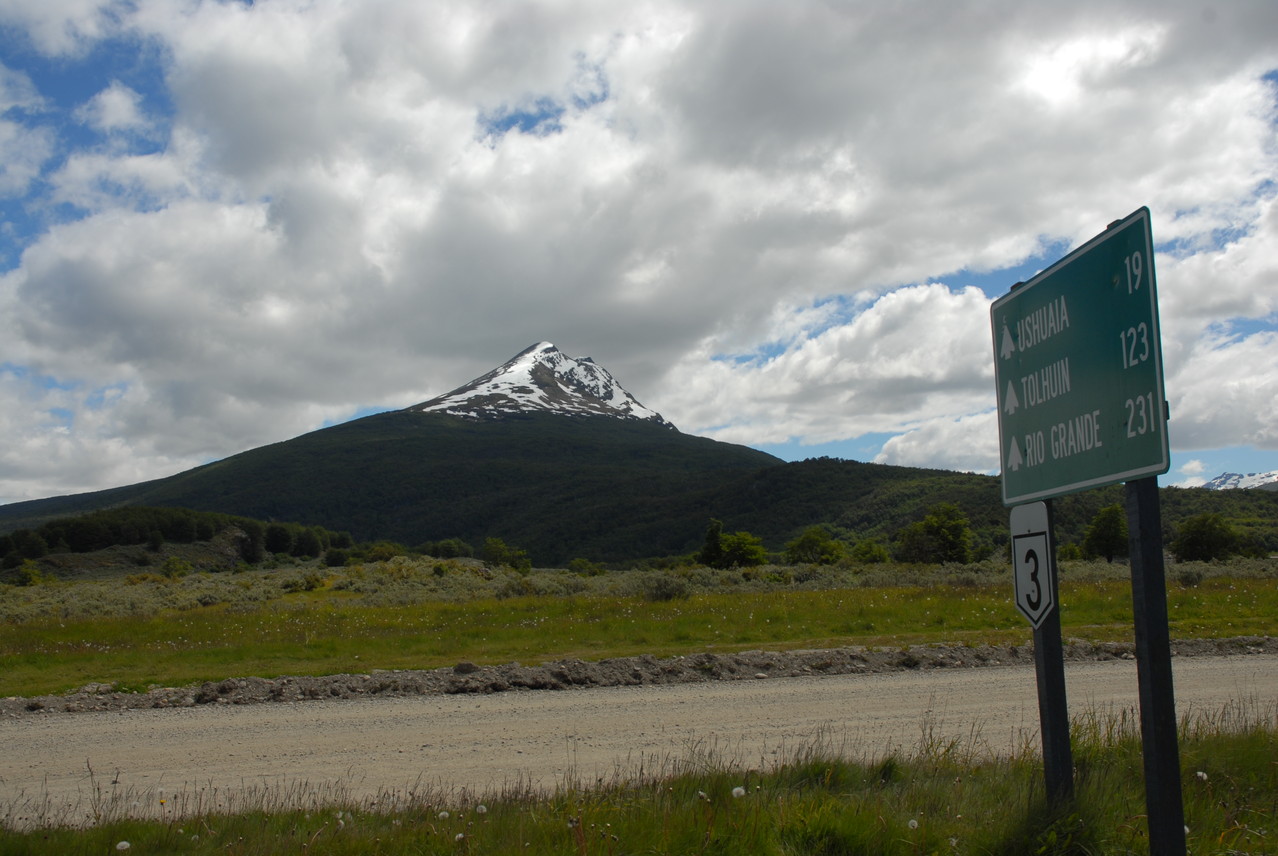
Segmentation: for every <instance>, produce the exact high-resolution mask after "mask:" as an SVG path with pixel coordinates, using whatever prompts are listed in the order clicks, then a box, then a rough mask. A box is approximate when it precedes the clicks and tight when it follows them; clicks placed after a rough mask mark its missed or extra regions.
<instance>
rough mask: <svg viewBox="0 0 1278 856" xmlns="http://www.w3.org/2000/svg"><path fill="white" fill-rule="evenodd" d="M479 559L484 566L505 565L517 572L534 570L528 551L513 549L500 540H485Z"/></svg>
mask: <svg viewBox="0 0 1278 856" xmlns="http://www.w3.org/2000/svg"><path fill="white" fill-rule="evenodd" d="M479 558H481V559H483V560H484V564H487V565H505V566H506V567H509V568H514V569H515V570H517V571H526V570H529V569H531V568H532V560H531V559H529V558H528V553H527V551H525V550H520V549H519V548H517V547H511V546H509V545H507V544H506V542H505V541H503V540H501V539H500V538H485V539H484V547H483V549H482V550H480V554H479Z"/></svg>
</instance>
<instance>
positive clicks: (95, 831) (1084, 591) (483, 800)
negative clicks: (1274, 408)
mask: <svg viewBox="0 0 1278 856" xmlns="http://www.w3.org/2000/svg"><path fill="white" fill-rule="evenodd" d="M120 511H121V512H123V513H115V512H101V513H99V515H100V516H94V515H90V517H92V518H94V519H92V520H89V521H87V522H86V521H84V520H83V519H79V522H73V523H69V522H67V521H54V522H52V523H50V524H46V525H45V526H44V527H41V529H40V530H24V531H21V532H16V533H10V534H9V535H5V536H0V553H3V554H4V562H3V564H4V568H3V569H0V571H2V573H0V695H2V696H34V695H41V694H47V693H61V692H67V691H71V690H75V689H77V688H80V687H82V686H85V685H88V684H110V685H113V686H114V687H115V689H117V690H119V691H142V690H146V689H147V688H149V687H152V686H184V685H187V684H191V683H196V682H200V681H206V680H221V679H224V678H227V677H243V676H261V677H276V676H280V675H324V674H339V673H347V672H365V671H369V670H371V669H426V668H433V667H440V666H452V665H454V664H457V663H459V662H462V661H468V662H472V663H476V664H481V665H482V664H501V663H509V662H512V661H519V662H523V663H529V664H532V663H540V662H547V661H552V660H561V659H568V658H581V659H586V660H600V659H605V658H609V657H620V656H633V655H640V654H652V655H656V656H665V655H671V654H688V653H694V652H703V651H706V652H715V653H728V652H732V651H740V650H749V649H760V648H763V649H770V650H791V649H801V648H829V647H844V646H867V647H878V648H897V647H905V646H908V645H920V644H922V645H927V644H945V645H964V644H972V645H977V644H986V643H990V644H1009V645H1011V644H1018V645H1019V644H1025V643H1026V642H1028V641H1029V638H1030V630H1029V627H1028V625H1027V624H1026V623H1025V621H1024V620H1023V618H1022V617H1021V616H1020V615H1019V613H1017V611H1016V610H1015V608H1014V607H1013V605H1012V602H1011V586H1012V583H1011V569H1010V565H1009V563H1008V561H1007V559H1006V556H1005V555H1003V554H1002V553H1001V550H999V549H997V548H995V547H994V546H993V545H991V544H990V543H989V542H982V541H981V540H980V539H979V538H978V537H976V535H975V533H974V532H973V530H972V529H971V527H970V525H969V524H968V522H967V519H966V517H965V516H964V515H963V513H962V512H961V511H960V510H959V508H958V507H957V506H954V505H948V504H941V505H938V506H935V507H933V508H932V509H930V510H929V511H928V512H927V513H926V514H924V515H922V516H921V517H920V518H919V519H917V520H914V521H911V522H909V523H908V524H906V525H903V526H902V527H901V528H900V529H899V530H898V531H897V532H896V534H895V535H894V536H893V537H891V538H886V539H878V538H871V537H867V538H862V539H855V538H846V537H841V536H840V534H839V533H838V532H837V531H836V530H834V529H831V528H828V527H822V526H813V527H808V528H807V529H804V530H802V531H801V532H798V533H795V535H794V537H793V538H792V539H791V540H790V541H788V542H787V543H786V544H785V545H784V549H783V550H781V551H769V550H768V549H766V548H765V546H764V544H763V543H762V541H761V539H759V538H757V537H756V536H754V535H752V534H751V533H750V532H747V531H742V530H737V531H725V527H724V525H723V523H721V522H720V521H718V520H712V521H710V522H709V525H708V526H707V528H706V532H705V539H704V542H703V544H702V546H701V548H700V550H698V551H697V552H695V553H692V554H689V555H685V556H676V557H666V558H661V559H651V560H646V561H641V562H633V563H629V564H628V565H627V566H618V565H605V564H602V563H597V562H593V561H589V560H586V559H575V560H573V561H571V562H569V563H567V565H568V566H567V567H564V568H553V569H551V568H536V567H533V562H532V560H531V558H530V557H529V555H528V554H527V552H525V551H524V550H522V549H520V548H519V547H517V546H514V545H509V544H507V543H506V542H504V541H502V540H501V539H499V538H486V539H485V540H484V541H483V542H482V543H480V544H479V545H477V546H475V545H471V544H468V543H466V542H463V541H461V540H459V539H448V540H445V541H439V542H434V543H428V544H422V545H417V546H416V547H413V548H407V547H404V546H403V545H399V544H394V543H390V542H373V543H362V544H357V543H354V542H353V540H352V539H350V538H349V536H346V535H343V534H342V533H335V532H329V531H327V530H323V529H320V528H318V527H304V526H298V525H295V524H274V523H261V522H258V521H251V520H247V519H244V518H231V517H227V516H223V515H203V514H200V513H195V512H182V511H175V510H172V509H168V510H166V509H151V510H147V509H128V510H120ZM113 514H114V515H115V516H112V515H113ZM1244 529H1245V527H1243V526H1240V525H1238V524H1237V522H1236V521H1233V522H1231V521H1229V520H1226V519H1224V518H1221V517H1220V516H1219V515H1215V514H1199V515H1193V516H1191V517H1189V518H1185V519H1184V520H1183V521H1182V522H1181V523H1180V525H1179V526H1178V527H1177V528H1176V529H1175V530H1174V531H1172V532H1169V533H1168V545H1169V548H1170V550H1171V552H1172V560H1171V561H1170V562H1169V564H1168V566H1167V577H1168V601H1169V613H1170V630H1171V635H1172V637H1173V638H1181V639H1188V638H1219V637H1235V636H1273V635H1275V633H1276V631H1278V560H1275V559H1273V558H1268V557H1266V556H1265V555H1262V554H1263V553H1264V551H1257V550H1256V549H1254V547H1255V544H1256V543H1258V542H1257V541H1256V539H1255V538H1251V539H1248V538H1246V537H1241V536H1240V534H1239V533H1240V531H1242V530H1244ZM1079 533H1080V537H1079V538H1078V540H1076V541H1072V542H1069V543H1066V544H1065V545H1063V547H1062V549H1061V559H1062V561H1061V597H1060V603H1061V617H1062V625H1063V634H1064V636H1066V637H1067V638H1077V639H1081V640H1085V641H1096V642H1104V641H1130V639H1131V636H1132V632H1133V631H1132V617H1131V590H1130V581H1129V569H1128V568H1127V566H1126V564H1125V560H1124V555H1123V554H1124V553H1125V540H1126V533H1125V525H1124V523H1123V520H1122V516H1121V515H1119V514H1116V513H1115V512H1114V510H1113V508H1112V507H1105V508H1101V509H1099V510H1098V511H1097V513H1096V514H1095V515H1094V516H1093V518H1092V520H1091V522H1090V523H1089V524H1088V525H1087V526H1086V527H1081V528H1080V529H1079ZM1181 736H1182V750H1181V752H1182V762H1183V765H1184V770H1183V778H1184V781H1185V784H1186V787H1185V793H1186V814H1187V820H1188V825H1189V829H1190V842H1191V845H1190V852H1192V853H1196V854H1197V853H1220V854H1237V853H1274V852H1278V825H1275V823H1274V822H1273V818H1274V817H1278V766H1276V765H1275V763H1274V759H1275V758H1278V711H1275V710H1274V709H1273V708H1272V707H1262V706H1260V705H1258V704H1257V703H1254V702H1251V703H1249V702H1248V701H1247V700H1245V699H1244V700H1239V702H1238V703H1237V704H1235V705H1231V706H1229V707H1228V708H1225V709H1223V710H1221V711H1217V712H1214V713H1211V714H1208V715H1204V714H1202V713H1201V712H1199V715H1197V716H1196V718H1194V719H1192V720H1186V721H1185V722H1184V723H1183V724H1182V731H1181ZM1073 739H1074V742H1075V748H1074V756H1075V758H1076V760H1077V766H1078V777H1077V781H1078V796H1077V799H1076V800H1074V801H1072V802H1070V803H1069V804H1066V805H1058V806H1049V805H1047V804H1046V803H1045V802H1044V798H1043V794H1042V785H1041V778H1042V772H1041V763H1040V761H1039V760H1038V755H1037V747H1036V746H1026V747H1023V749H1022V750H1021V751H1019V752H1018V753H1015V754H1014V755H1013V756H1012V757H992V756H988V755H987V754H985V753H984V752H983V751H982V749H981V747H980V746H979V745H966V744H958V743H947V742H945V743H943V742H939V741H937V740H936V739H933V738H932V737H930V736H929V734H927V733H926V732H925V733H924V734H922V735H921V736H920V740H919V743H918V745H917V746H916V747H914V748H913V749H912V750H910V751H893V752H890V753H888V754H886V755H884V756H882V757H874V758H862V759H850V758H848V757H847V754H846V753H845V752H843V751H841V750H840V747H838V746H831V745H817V746H809V747H803V748H801V749H799V750H797V751H796V752H795V753H794V754H793V756H792V757H791V758H789V759H788V761H786V762H784V763H782V764H780V765H779V766H776V767H768V768H766V769H756V768H752V767H750V766H748V765H747V764H745V763H744V762H743V761H742V760H741V759H738V758H732V757H727V756H723V755H719V754H717V753H716V752H715V751H714V750H713V747H710V748H705V747H702V748H701V749H697V750H695V751H689V752H687V753H685V754H684V755H681V756H678V757H673V756H672V757H670V758H661V759H647V760H646V761H645V762H644V763H643V764H642V765H641V767H640V768H639V769H637V770H627V771H624V774H623V773H622V772H620V771H619V773H618V776H617V778H616V780H615V781H613V782H611V783H604V784H599V783H593V782H592V783H589V784H580V783H566V784H564V785H562V786H561V787H560V788H558V789H557V790H556V791H555V792H554V793H545V792H541V791H535V790H532V789H530V788H520V787H519V786H517V785H516V786H511V787H509V788H508V789H506V790H504V791H502V792H500V793H493V794H469V793H452V792H439V791H434V790H430V789H421V790H412V791H409V792H386V793H383V794H381V795H380V796H379V797H377V798H375V799H372V800H362V799H354V798H352V797H351V796H350V795H349V794H348V793H346V792H344V791H343V790H342V787H341V786H340V785H329V786H324V787H323V788H320V789H317V790H311V789H307V788H298V789H295V790H291V791H289V792H286V793H279V792H273V791H271V790H269V789H262V790H252V789H250V790H248V791H244V792H237V793H235V794H216V793H204V792H198V793H183V794H178V795H170V796H169V797H164V796H163V795H162V794H159V793H155V792H146V793H137V794H134V793H129V794H124V793H120V792H118V791H116V790H115V789H112V788H109V787H106V786H105V784H104V783H102V782H100V781H97V780H94V781H92V787H91V788H90V792H89V797H88V798H87V803H86V804H85V805H84V806H81V807H79V809H80V810H81V813H80V814H78V815H76V816H69V815H66V814H65V813H59V812H57V811H55V810H54V809H53V808H52V807H50V806H44V807H43V808H42V807H41V806H40V805H39V804H38V803H37V804H32V805H27V806H24V807H22V808H21V809H19V808H18V807H15V806H0V817H9V818H10V819H11V825H10V826H9V827H6V826H5V824H4V823H0V852H3V853H6V854H9V853H14V854H24V853H33V854H34V853H51V852H57V853H71V854H74V853H104V852H126V851H127V852H133V853H152V852H163V853H195V854H199V853H214V852H217V853H267V854H270V853H296V852H299V851H304V852H324V853H337V854H342V853H351V854H355V853H421V854H434V853H449V854H457V853H464V854H472V853H475V854H478V853H508V852H521V853H530V854H536V853H575V854H622V853H726V854H737V853H741V854H747V853H748V854H770V853H775V854H809V853H811V854H855V853H876V854H878V853H882V854H895V853H902V854H907V853H908V854H915V853H927V854H965V853H972V854H977V853H979V854H1009V856H1010V854H1022V853H1024V854H1031V853H1033V854H1099V853H1131V852H1135V853H1140V852H1145V851H1146V849H1147V844H1146V842H1145V840H1144V834H1145V833H1144V830H1145V824H1144V819H1143V812H1144V796H1143V790H1142V784H1141V782H1142V777H1141V773H1140V739H1139V733H1138V723H1137V720H1136V717H1135V716H1133V715H1132V714H1131V713H1130V712H1118V713H1104V714H1102V713H1095V714H1092V715H1090V716H1087V717H1084V718H1083V719H1082V720H1080V721H1078V722H1076V723H1075V726H1074V729H1073ZM91 772H92V771H90V773H91ZM86 825H87V828H83V827H86ZM31 827H35V828H34V829H33V828H31Z"/></svg>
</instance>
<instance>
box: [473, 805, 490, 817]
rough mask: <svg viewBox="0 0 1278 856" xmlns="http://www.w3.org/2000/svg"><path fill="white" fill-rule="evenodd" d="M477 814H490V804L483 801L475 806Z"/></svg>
mask: <svg viewBox="0 0 1278 856" xmlns="http://www.w3.org/2000/svg"><path fill="white" fill-rule="evenodd" d="M475 814H488V806H486V805H484V804H483V803H480V804H479V805H477V806H475Z"/></svg>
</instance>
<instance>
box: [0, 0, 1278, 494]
mask: <svg viewBox="0 0 1278 856" xmlns="http://www.w3.org/2000/svg"><path fill="white" fill-rule="evenodd" d="M1276 120H1278V4H1275V3H1273V2H1272V0H1255V2H1245V1H1244V0H1238V2H1234V1H1233V0H1231V2H1217V3H1205V2H1192V3H1190V2H1175V0H1173V2H1168V0H1157V1H1156V2H1148V3H1145V2H1127V3H1114V2H1111V0H1105V2H1086V0H1084V1H1083V2H1071V3H1069V4H1049V3H1023V2H1019V0H986V2H971V3H955V2H931V3H928V2H919V3H892V4H885V3H877V2H844V3H840V2H815V0H813V2H786V3H776V2H768V3H762V2H758V3H756V2H749V0H722V2H699V3H689V2H664V0H653V2H642V0H640V2H626V3H598V2H592V0H583V2H573V0H551V1H550V2H540V3H520V2H510V3H488V4H479V3H474V2H471V0H456V2H453V0H350V2H341V0H319V2H314V0H305V1H304V2H303V0H262V2H257V3H255V4H248V3H242V2H230V1H229V0H228V2H199V0H183V2H177V1H176V0H128V2H112V0H0V212H2V216H0V438H2V440H3V442H0V502H10V501H16V500H21V499H31V498H37V497H43V496H50V495H56V494H64V493H70V492H76V491H83V490H91V489H97V488H104V487H109V486H113V485H119V484H127V483H132V482H135V481H139V480H142V479H146V478H153V477H159V476H163V475H168V474H170V473H174V472H177V471H180V470H183V469H186V468H188V467H191V466H194V465H196V464H199V463H203V462H206V461H209V460H213V459H217V458H221V457H224V456H226V455H229V454H233V453H235V452H238V451H241V450H244V449H247V448H251V447H255V446H259V445H262V444H265V443H268V442H272V441H276V440H282V439H286V438H288V437H292V436H296V435H298V434H300V433H303V432H306V431H309V430H313V429H315V428H318V427H321V426H324V425H328V424H333V423H335V422H340V421H343V420H346V419H349V418H351V417H353V416H356V415H360V414H365V413H369V412H374V411H376V410H382V409H388V408H397V407H403V406H407V405H411V404H414V403H417V402H420V401H423V400H425V399H428V398H431V397H433V396H435V395H438V394H440V393H443V392H446V391H448V390H450V389H452V388H454V387H456V386H459V385H461V384H462V383H464V382H466V381H468V380H470V379H471V378H473V377H475V376H476V375H478V374H480V373H482V372H484V371H486V370H487V369H489V368H492V367H493V366H495V365H497V364H499V363H501V362H503V361H505V360H506V359H508V358H509V357H511V356H513V355H514V354H515V353H517V352H519V351H520V350H522V349H523V348H525V347H527V346H528V345H530V344H532V343H534V342H537V341H541V340H548V341H552V342H554V343H556V344H557V345H559V347H560V348H561V349H562V350H563V351H565V352H566V353H568V354H570V355H572V356H578V357H580V356H591V357H593V358H594V359H595V360H596V361H597V362H598V363H600V364H601V365H604V366H606V367H607V368H608V369H609V370H610V371H611V372H612V373H613V374H614V375H615V376H616V377H617V378H618V379H619V380H620V381H621V383H622V384H623V385H624V386H625V387H626V388H627V389H629V390H630V392H632V393H633V394H634V395H635V396H636V397H637V398H638V399H639V400H640V401H642V402H643V403H644V404H646V405H648V406H649V407H652V408H654V409H656V410H658V411H660V412H661V413H662V414H664V415H665V416H666V417H667V418H668V419H670V420H671V421H672V422H674V423H675V424H676V425H678V426H679V428H680V429H681V430H683V431H685V432H688V433H695V434H702V435H706V436H711V437H715V438H717V439H721V440H727V441H732V442H737V443H744V444H748V445H751V446H756V447H758V448H762V449H766V450H768V451H771V452H773V453H775V454H779V455H781V456H782V457H785V458H789V459H793V458H803V457H809V456H815V455H823V454H828V455H835V456H839V457H845V458H854V459H858V460H876V461H881V462H886V463H894V464H904V465H911V466H936V467H944V468H951V469H964V470H975V471H981V472H996V471H997V468H998V433H997V425H996V419H995V391H994V381H993V348H992V344H991V335H990V319H989V304H990V302H991V301H992V300H993V299H994V298H996V297H998V296H1000V295H1002V294H1004V293H1006V291H1007V289H1008V287H1009V286H1010V285H1011V284H1012V283H1013V282H1016V281H1017V280H1021V279H1026V278H1028V277H1029V276H1030V275H1032V274H1033V273H1034V272H1035V271H1037V270H1040V269H1042V268H1044V267H1046V266H1047V265H1049V264H1050V263H1051V262H1052V261H1054V260H1055V259H1057V258H1059V257H1060V256H1062V255H1064V254H1065V253H1066V252H1068V251H1069V250H1070V249H1071V248H1073V247H1075V246H1077V245H1079V244H1080V243H1082V242H1084V241H1085V240H1087V239H1088V238H1089V237H1091V236H1092V235H1094V234H1096V233H1098V232H1100V231H1101V230H1102V229H1103V228H1104V227H1105V225H1106V224H1107V223H1109V222H1110V221H1112V220H1115V219H1118V218H1120V217H1123V216H1125V215H1127V214H1128V213H1130V212H1132V211H1134V210H1135V209H1137V208H1139V207H1141V206H1149V208H1150V210H1151V212H1152V222H1153V229H1154V237H1155V241H1156V249H1157V251H1158V254H1157V274H1158V284H1159V289H1160V296H1161V316H1162V325H1163V351H1164V358H1165V365H1166V372H1167V376H1166V377H1167V379H1166V385H1167V394H1168V399H1169V402H1170V406H1171V413H1172V422H1171V426H1170V437H1171V443H1172V448H1173V463H1172V472H1170V473H1169V474H1168V475H1167V476H1164V477H1163V479H1162V481H1163V483H1164V484H1172V483H1193V481H1194V480H1197V481H1199V482H1201V481H1202V480H1204V479H1206V478H1210V477H1212V476H1215V475H1218V474H1219V473H1220V472H1223V471H1226V470H1231V471H1235V472H1250V471H1257V470H1271V469H1278V204H1276V200H1278V183H1276V181H1278V135H1276V134H1275V128H1276V124H1275V123H1276Z"/></svg>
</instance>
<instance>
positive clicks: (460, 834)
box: [453, 832, 466, 841]
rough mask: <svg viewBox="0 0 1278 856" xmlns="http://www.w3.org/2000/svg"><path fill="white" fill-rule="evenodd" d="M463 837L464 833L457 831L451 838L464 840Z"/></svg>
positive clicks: (464, 836)
mask: <svg viewBox="0 0 1278 856" xmlns="http://www.w3.org/2000/svg"><path fill="white" fill-rule="evenodd" d="M465 838H466V833H464V832H459V833H457V834H456V835H454V836H453V840H454V841H464V840H465Z"/></svg>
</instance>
